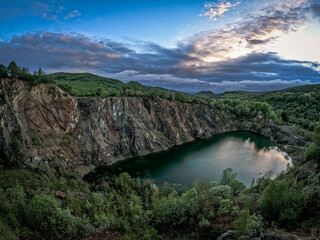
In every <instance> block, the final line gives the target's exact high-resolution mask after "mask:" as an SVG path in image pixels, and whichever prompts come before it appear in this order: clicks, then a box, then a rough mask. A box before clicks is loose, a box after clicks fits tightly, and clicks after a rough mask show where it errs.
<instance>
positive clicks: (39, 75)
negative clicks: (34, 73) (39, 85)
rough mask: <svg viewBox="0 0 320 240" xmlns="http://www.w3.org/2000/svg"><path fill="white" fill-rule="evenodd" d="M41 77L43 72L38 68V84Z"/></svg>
mask: <svg viewBox="0 0 320 240" xmlns="http://www.w3.org/2000/svg"><path fill="white" fill-rule="evenodd" d="M43 76H44V72H43V71H42V69H41V67H39V70H38V82H41V80H42V78H43Z"/></svg>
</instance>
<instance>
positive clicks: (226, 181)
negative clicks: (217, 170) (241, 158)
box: [220, 168, 237, 186]
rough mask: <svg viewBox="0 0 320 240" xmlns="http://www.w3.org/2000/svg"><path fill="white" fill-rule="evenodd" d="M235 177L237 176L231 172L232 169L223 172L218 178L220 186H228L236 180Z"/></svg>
mask: <svg viewBox="0 0 320 240" xmlns="http://www.w3.org/2000/svg"><path fill="white" fill-rule="evenodd" d="M236 175H237V174H236V173H234V172H233V170H232V168H227V169H225V170H223V171H222V175H221V178H220V184H221V185H228V186H230V184H231V182H232V180H234V179H235V178H236Z"/></svg>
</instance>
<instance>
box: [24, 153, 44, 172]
mask: <svg viewBox="0 0 320 240" xmlns="http://www.w3.org/2000/svg"><path fill="white" fill-rule="evenodd" d="M41 161H42V159H41V158H40V157H38V156H36V157H33V158H29V159H27V160H26V161H25V165H27V166H29V167H31V168H33V169H36V168H38V166H39V164H40V162H41Z"/></svg>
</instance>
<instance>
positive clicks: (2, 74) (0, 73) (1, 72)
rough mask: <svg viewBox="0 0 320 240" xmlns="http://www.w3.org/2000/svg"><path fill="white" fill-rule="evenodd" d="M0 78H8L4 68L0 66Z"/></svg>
mask: <svg viewBox="0 0 320 240" xmlns="http://www.w3.org/2000/svg"><path fill="white" fill-rule="evenodd" d="M0 77H8V72H7V68H6V66H4V65H2V64H0Z"/></svg>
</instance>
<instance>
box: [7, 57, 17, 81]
mask: <svg viewBox="0 0 320 240" xmlns="http://www.w3.org/2000/svg"><path fill="white" fill-rule="evenodd" d="M18 73H19V71H18V66H17V64H16V63H15V62H14V61H12V62H11V63H10V64H9V66H8V75H9V76H10V78H15V77H18Z"/></svg>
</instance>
